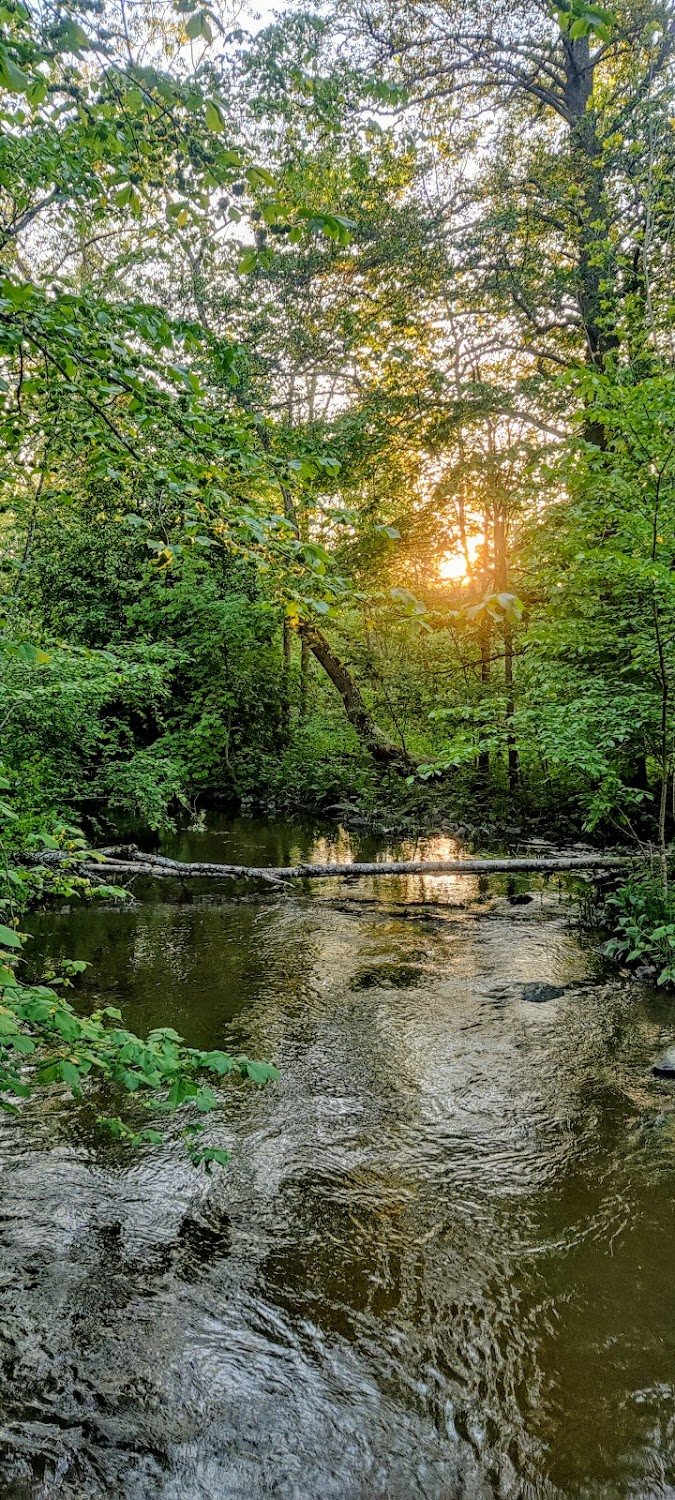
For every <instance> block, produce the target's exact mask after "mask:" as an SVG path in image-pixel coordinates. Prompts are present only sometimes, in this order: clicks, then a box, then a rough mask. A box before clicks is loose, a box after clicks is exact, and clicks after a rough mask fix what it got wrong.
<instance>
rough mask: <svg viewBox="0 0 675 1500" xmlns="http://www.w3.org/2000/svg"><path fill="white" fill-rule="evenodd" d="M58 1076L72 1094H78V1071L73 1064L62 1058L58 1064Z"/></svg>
mask: <svg viewBox="0 0 675 1500" xmlns="http://www.w3.org/2000/svg"><path fill="white" fill-rule="evenodd" d="M58 1075H59V1077H60V1078H62V1079H63V1082H64V1083H67V1084H68V1087H69V1088H70V1089H72V1091H73V1093H76V1094H79V1093H80V1092H81V1091H80V1073H79V1069H78V1068H76V1066H75V1064H74V1063H72V1062H70V1061H69V1059H68V1058H64V1059H63V1060H62V1061H61V1062H60V1063H59V1064H58Z"/></svg>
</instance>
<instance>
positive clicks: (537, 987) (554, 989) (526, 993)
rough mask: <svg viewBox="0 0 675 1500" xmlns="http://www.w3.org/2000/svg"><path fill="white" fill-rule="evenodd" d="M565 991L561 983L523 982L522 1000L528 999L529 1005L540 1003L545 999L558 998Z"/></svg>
mask: <svg viewBox="0 0 675 1500" xmlns="http://www.w3.org/2000/svg"><path fill="white" fill-rule="evenodd" d="M564 993H565V986H564V985H562V984H525V985H523V1000H528V1001H529V1003H530V1004H531V1005H542V1004H543V1003H544V1001H545V1000H559V999H560V996H561V995H564Z"/></svg>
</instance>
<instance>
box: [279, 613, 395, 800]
mask: <svg viewBox="0 0 675 1500" xmlns="http://www.w3.org/2000/svg"><path fill="white" fill-rule="evenodd" d="M298 634H299V635H300V639H301V640H302V641H304V643H305V644H306V646H307V647H308V649H309V650H310V651H311V653H312V656H314V657H315V658H316V660H317V661H318V663H319V665H320V666H321V667H323V670H324V672H325V673H326V674H327V676H328V677H330V680H331V682H332V684H333V687H335V688H337V690H338V693H339V694H340V697H341V699H342V702H343V703H344V707H345V713H346V715H347V718H348V719H349V722H350V724H352V725H353V726H354V729H355V730H356V733H357V734H358V736H359V739H360V740H361V743H362V744H363V745H365V747H366V749H367V750H369V751H370V754H371V755H372V757H373V760H375V761H377V763H378V765H381V766H391V767H394V768H397V769H398V770H400V771H414V770H415V769H416V766H417V762H416V761H415V760H413V758H412V756H410V755H408V753H407V751H406V750H403V749H402V748H401V746H400V745H397V744H395V743H394V741H393V740H390V739H389V736H388V735H386V734H385V733H384V730H383V729H380V726H379V724H376V722H375V720H374V718H373V716H372V714H371V713H370V712H369V710H368V708H367V707H366V704H365V703H364V701H363V698H362V697H361V692H360V689H359V687H358V684H357V683H356V682H355V681H354V678H353V677H352V674H351V672H350V671H349V669H348V668H347V667H346V666H345V664H344V662H343V661H341V660H340V658H339V656H336V654H335V652H334V650H333V648H332V646H331V645H330V642H329V641H327V640H326V637H325V635H324V634H323V631H321V630H319V629H318V627H317V626H316V625H311V624H310V623H309V621H307V620H300V622H299V624H298Z"/></svg>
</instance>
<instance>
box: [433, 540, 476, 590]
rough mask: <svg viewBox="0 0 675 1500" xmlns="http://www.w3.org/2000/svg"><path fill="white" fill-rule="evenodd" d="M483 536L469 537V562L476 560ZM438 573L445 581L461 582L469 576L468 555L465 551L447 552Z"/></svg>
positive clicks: (439, 565)
mask: <svg viewBox="0 0 675 1500" xmlns="http://www.w3.org/2000/svg"><path fill="white" fill-rule="evenodd" d="M482 541H483V538H482V537H480V536H470V537H467V552H468V554H469V562H470V563H473V562H475V559H476V557H477V555H478V552H479V549H480V547H481V544H482ZM438 573H439V577H441V578H442V579H443V580H444V582H445V583H461V582H462V580H463V579H464V578H466V576H467V566H466V556H465V554H464V552H446V553H445V554H444V556H443V557H442V558H441V560H440V562H439V564H438Z"/></svg>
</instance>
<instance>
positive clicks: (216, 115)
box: [206, 99, 225, 133]
mask: <svg viewBox="0 0 675 1500" xmlns="http://www.w3.org/2000/svg"><path fill="white" fill-rule="evenodd" d="M206 127H207V130H213V131H215V132H216V133H217V132H218V131H221V130H224V129H225V121H224V119H223V116H222V114H221V110H220V105H218V104H216V101H215V99H207V101H206Z"/></svg>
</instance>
